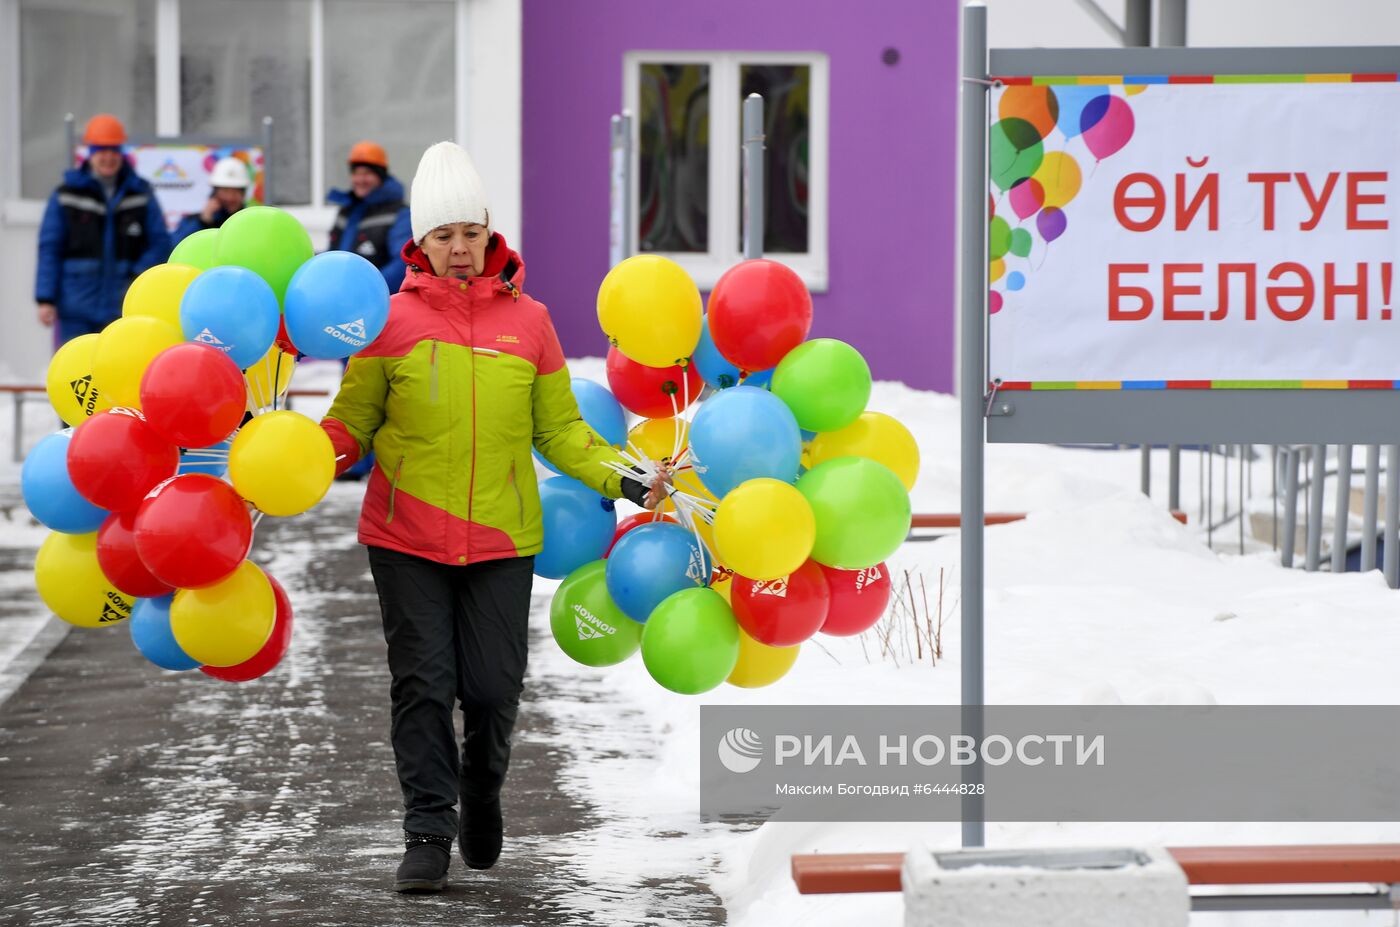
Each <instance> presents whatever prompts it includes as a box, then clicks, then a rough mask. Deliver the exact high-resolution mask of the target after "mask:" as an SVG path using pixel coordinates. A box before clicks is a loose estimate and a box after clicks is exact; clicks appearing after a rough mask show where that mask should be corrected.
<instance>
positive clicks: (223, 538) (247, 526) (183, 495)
mask: <svg viewBox="0 0 1400 927" xmlns="http://www.w3.org/2000/svg"><path fill="white" fill-rule="evenodd" d="M135 534H136V552H137V553H138V554H140V555H141V562H142V563H144V564H146V568H147V569H149V570H150V571H151V575H152V576H154V577H155V578H156V579H158V580H160V581H161V582H163V583H165V584H166V585H167V586H171V587H173V588H176V589H198V588H200V587H202V586H210V585H213V584H215V583H219V582H222V581H223V580H224V579H226V578H227V577H228V576H229V574H231V573H232V572H233V571H234V570H236V569H238V566H239V564H240V563H241V562H242V561H243V558H244V557H247V556H248V550H249V548H250V547H251V546H252V544H253V523H252V519H251V518H249V517H248V505H247V503H245V502H244V501H243V500H242V499H241V498H239V496H238V493H236V492H234V490H233V487H232V486H230V485H229V484H228V483H225V482H224V481H223V480H220V479H215V478H214V477H212V476H207V475H205V474H202V473H187V474H184V475H183V476H177V477H174V478H172V479H169V480H167V481H165V482H164V483H162V484H161V485H160V486H158V487H156V488H155V489H154V490H152V491H151V494H150V495H149V496H147V497H146V500H145V501H144V502H142V503H141V507H140V508H139V509H137V511H136V531H135ZM258 643H259V644H261V643H262V642H261V641H259V642H258ZM191 656H195V654H193V653H191ZM248 656H252V654H251V653H250V654H248ZM242 659H246V657H243V658H240V660H234V661H232V662H233V663H238V662H241V660H242ZM200 662H201V663H211V662H214V661H211V660H205V659H202V658H201V659H200ZM219 665H221V666H227V665H231V664H219Z"/></svg>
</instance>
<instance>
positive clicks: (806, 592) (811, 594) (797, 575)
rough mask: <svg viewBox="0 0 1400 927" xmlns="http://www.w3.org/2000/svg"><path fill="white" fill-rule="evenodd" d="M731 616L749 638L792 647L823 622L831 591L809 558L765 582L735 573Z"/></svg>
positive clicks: (816, 566) (761, 642)
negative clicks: (783, 575)
mask: <svg viewBox="0 0 1400 927" xmlns="http://www.w3.org/2000/svg"><path fill="white" fill-rule="evenodd" d="M730 600H731V604H732V605H733V606H734V617H735V618H738V619H739V627H741V628H743V629H744V630H745V631H747V632H748V634H749V637H752V638H753V639H754V640H756V641H758V642H759V643H760V644H767V645H768V646H770V647H791V646H793V645H794V644H800V643H802V642H803V641H805V640H806V639H807V638H809V637H811V636H812V635H813V634H816V633H817V631H818V630H820V629H821V626H822V624H823V622H825V621H826V615H827V611H828V609H829V608H830V606H831V590H830V589H828V588H827V587H826V576H824V575H823V574H822V570H821V567H820V565H818V564H816V563H814V562H813V561H811V560H808V561H807V562H806V563H804V564H802V566H800V567H798V568H797V569H796V570H795V571H794V572H793V573H792V574H791V575H789V576H786V577H783V578H782V579H770V580H766V581H759V580H752V579H748V578H747V577H744V576H737V575H736V576H735V577H734V585H733V587H732V591H731V593H730Z"/></svg>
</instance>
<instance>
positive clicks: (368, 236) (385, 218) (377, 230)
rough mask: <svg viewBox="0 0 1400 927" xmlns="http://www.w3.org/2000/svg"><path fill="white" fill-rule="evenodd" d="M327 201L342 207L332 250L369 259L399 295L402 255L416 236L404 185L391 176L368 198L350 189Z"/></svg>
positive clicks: (333, 235) (334, 229)
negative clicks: (357, 194)
mask: <svg viewBox="0 0 1400 927" xmlns="http://www.w3.org/2000/svg"><path fill="white" fill-rule="evenodd" d="M326 199H328V200H329V201H330V202H332V203H334V204H335V205H337V206H339V207H340V212H339V213H338V214H337V215H336V217H335V225H334V226H332V228H331V250H332V251H353V252H355V253H356V254H358V255H360V256H361V257H363V258H365V259H366V260H368V261H369V262H370V263H371V264H373V265H374V266H375V267H378V268H379V272H380V273H381V274H383V275H384V282H385V283H387V284H389V292H390V293H397V292H398V291H399V285H400V284H402V283H403V275H404V263H403V257H402V256H401V255H400V252H401V251H403V246H404V245H405V244H406V243H407V242H408V240H409V239H411V238H412V237H413V226H412V224H411V223H410V222H409V215H408V206H407V205H405V204H404V201H403V184H401V183H399V182H398V180H397V179H396V178H395V177H394V176H393V175H390V176H388V177H386V178H385V179H384V182H383V183H382V184H380V185H379V186H378V187H376V188H375V189H374V190H372V191H371V192H370V194H369V196H367V197H365V198H364V199H359V198H357V197H356V196H355V195H354V194H353V193H350V192H349V191H348V190H332V191H331V192H330V195H329V196H327V197H326Z"/></svg>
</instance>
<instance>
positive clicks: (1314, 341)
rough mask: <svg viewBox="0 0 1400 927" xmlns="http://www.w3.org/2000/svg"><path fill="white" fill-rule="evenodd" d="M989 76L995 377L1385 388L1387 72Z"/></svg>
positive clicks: (1393, 200) (1390, 278)
mask: <svg viewBox="0 0 1400 927" xmlns="http://www.w3.org/2000/svg"><path fill="white" fill-rule="evenodd" d="M1000 81H1001V83H1002V85H1003V86H1000V87H997V88H994V89H993V91H992V94H991V100H990V127H989V136H988V161H989V169H990V185H989V189H988V192H989V195H990V203H989V210H990V220H989V229H988V245H989V250H988V258H989V261H990V268H989V275H988V276H989V280H990V292H989V294H988V300H989V302H988V309H989V311H990V313H991V316H990V318H989V320H988V351H989V357H988V360H989V366H988V373H989V378H990V379H991V380H992V383H993V384H995V385H997V387H998V388H999V389H1002V390H1007V389H1012V390H1014V389H1022V390H1024V389H1212V388H1213V389H1247V388H1265V389H1396V388H1400V316H1397V310H1400V288H1397V282H1396V280H1395V275H1394V266H1395V264H1396V262H1397V261H1400V189H1396V187H1395V183H1394V182H1395V180H1396V178H1397V177H1400V119H1396V118H1395V113H1397V112H1400V83H1397V75H1395V74H1301V75H1288V74H1275V75H1228V76H1227V75H1219V76H1215V77H1209V76H1207V77H1177V76H1153V75H1128V76H1117V77H1114V76H1108V77H1010V78H1007V77H1003V78H1000ZM998 381H1000V382H999V383H998Z"/></svg>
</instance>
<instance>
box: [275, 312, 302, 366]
mask: <svg viewBox="0 0 1400 927" xmlns="http://www.w3.org/2000/svg"><path fill="white" fill-rule="evenodd" d="M276 343H277V346H278V347H279V348H281V349H282V350H283V351H285V352H286V353H288V354H290V355H292V356H293V357H296V356H297V355H298V354H299V353H300V352H299V351H297V346H296V345H294V344H292V336H291V335H289V334H287V319H286V318H285V317H283V318H280V319H278V320H277V342H276Z"/></svg>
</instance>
